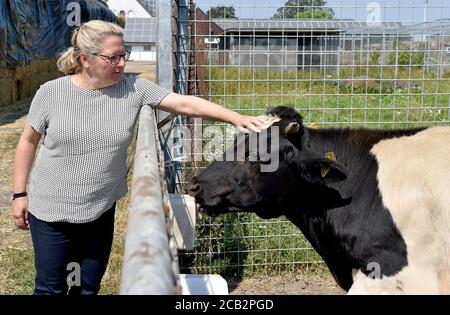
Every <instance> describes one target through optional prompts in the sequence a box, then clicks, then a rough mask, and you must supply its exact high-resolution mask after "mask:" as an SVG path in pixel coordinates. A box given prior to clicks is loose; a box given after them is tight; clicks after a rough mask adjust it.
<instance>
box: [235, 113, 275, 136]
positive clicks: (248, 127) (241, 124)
mask: <svg viewBox="0 0 450 315" xmlns="http://www.w3.org/2000/svg"><path fill="white" fill-rule="evenodd" d="M233 124H234V125H235V126H236V127H237V128H239V131H241V132H245V133H249V132H251V131H254V132H260V131H261V130H263V129H266V128H268V127H269V126H270V125H268V124H267V123H266V122H265V121H264V120H263V119H262V118H261V117H257V116H245V115H239V116H237V118H236V120H235V121H233Z"/></svg>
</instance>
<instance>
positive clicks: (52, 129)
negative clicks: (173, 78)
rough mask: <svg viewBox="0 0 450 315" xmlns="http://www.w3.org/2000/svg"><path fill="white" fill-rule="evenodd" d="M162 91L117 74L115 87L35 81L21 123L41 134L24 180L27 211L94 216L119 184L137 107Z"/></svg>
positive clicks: (66, 217) (153, 102) (115, 195)
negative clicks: (36, 86) (24, 120)
mask: <svg viewBox="0 0 450 315" xmlns="http://www.w3.org/2000/svg"><path fill="white" fill-rule="evenodd" d="M168 93H170V91H169V90H166V89H164V88H162V87H160V86H158V85H156V84H155V83H153V82H151V81H149V80H145V79H139V78H136V77H134V76H125V75H124V76H122V78H121V79H120V81H119V82H117V83H116V84H115V85H113V86H110V87H106V88H102V89H95V90H89V89H83V88H80V87H78V86H76V85H75V84H74V83H73V82H72V80H71V77H70V76H65V77H62V78H59V79H56V80H52V81H49V82H47V83H45V84H43V85H42V86H41V87H40V89H39V90H38V91H37V93H36V95H35V97H34V98H33V101H32V103H31V106H30V111H29V114H28V118H27V121H28V123H29V124H30V125H31V127H33V129H35V130H36V131H37V132H39V133H40V134H42V135H44V139H43V143H42V145H41V146H40V149H39V153H38V155H37V157H36V161H35V163H34V167H33V170H32V172H31V178H30V185H29V212H30V213H32V214H33V215H34V216H35V217H37V218H38V219H41V220H44V221H47V222H71V223H85V222H90V221H93V220H95V219H97V218H98V217H100V216H101V215H102V214H103V213H104V212H105V211H106V210H108V209H110V208H111V207H112V205H113V204H114V202H115V201H116V200H117V199H119V198H121V197H123V196H124V195H125V194H126V192H127V190H128V187H127V180H126V177H127V166H126V157H127V148H128V146H129V144H130V143H131V140H132V136H133V131H134V126H135V124H136V121H137V117H138V114H139V111H140V108H141V106H142V105H150V106H157V105H158V104H159V103H160V102H161V100H162V99H163V98H164V97H165V96H166V95H167V94H168Z"/></svg>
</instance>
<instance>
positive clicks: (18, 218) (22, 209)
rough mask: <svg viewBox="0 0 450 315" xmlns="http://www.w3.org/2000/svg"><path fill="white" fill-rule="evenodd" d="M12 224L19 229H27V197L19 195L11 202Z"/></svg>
mask: <svg viewBox="0 0 450 315" xmlns="http://www.w3.org/2000/svg"><path fill="white" fill-rule="evenodd" d="M12 216H13V219H14V224H15V225H16V226H17V227H18V228H19V229H21V230H28V228H29V227H28V197H20V198H17V199H14V200H13V202H12Z"/></svg>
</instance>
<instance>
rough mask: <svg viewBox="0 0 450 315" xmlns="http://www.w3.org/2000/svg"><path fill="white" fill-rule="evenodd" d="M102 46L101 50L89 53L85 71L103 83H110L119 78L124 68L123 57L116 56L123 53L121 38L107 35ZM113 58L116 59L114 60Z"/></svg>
mask: <svg viewBox="0 0 450 315" xmlns="http://www.w3.org/2000/svg"><path fill="white" fill-rule="evenodd" d="M102 47H103V49H102V51H100V52H98V53H97V54H95V55H90V58H89V67H87V68H86V71H87V72H88V73H89V74H90V75H91V76H93V77H95V78H97V79H99V80H100V81H102V82H104V83H105V84H107V85H112V84H114V83H116V82H118V81H119V80H120V77H121V76H122V73H123V71H124V69H125V58H117V56H119V55H124V54H125V47H124V44H123V38H122V37H120V36H116V35H111V36H108V37H106V38H105V40H104V41H103V43H102ZM114 56H116V58H114ZM109 57H112V58H109ZM114 59H118V60H115V61H116V62H114Z"/></svg>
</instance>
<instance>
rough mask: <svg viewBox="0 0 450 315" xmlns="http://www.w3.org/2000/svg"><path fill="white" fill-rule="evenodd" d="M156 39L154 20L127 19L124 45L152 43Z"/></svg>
mask: <svg viewBox="0 0 450 315" xmlns="http://www.w3.org/2000/svg"><path fill="white" fill-rule="evenodd" d="M156 37H157V34H156V18H152V17H151V18H130V17H129V18H127V20H126V24H125V34H124V41H125V43H154V42H156Z"/></svg>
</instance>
